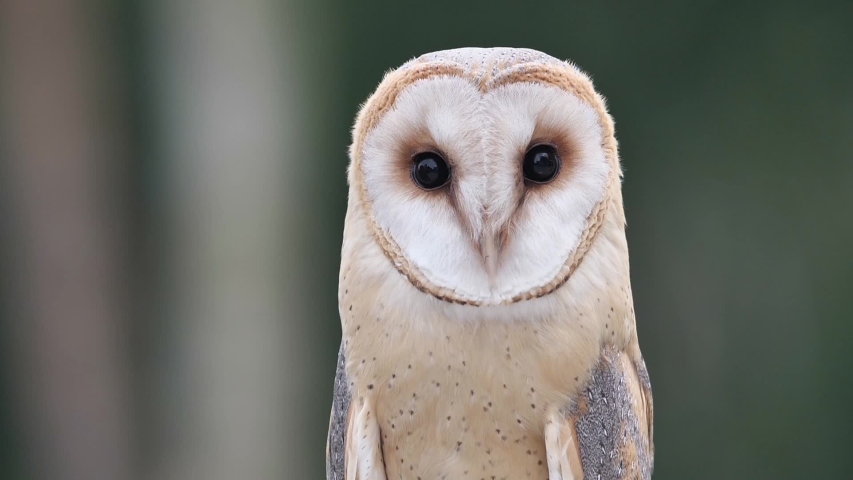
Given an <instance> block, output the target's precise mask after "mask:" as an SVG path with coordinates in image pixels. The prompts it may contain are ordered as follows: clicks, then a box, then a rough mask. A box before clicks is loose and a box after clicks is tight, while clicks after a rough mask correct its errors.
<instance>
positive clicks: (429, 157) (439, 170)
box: [412, 152, 450, 190]
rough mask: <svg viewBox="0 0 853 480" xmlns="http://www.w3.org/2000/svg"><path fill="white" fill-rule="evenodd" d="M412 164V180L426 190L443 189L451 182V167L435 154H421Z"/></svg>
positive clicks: (416, 156) (415, 157)
mask: <svg viewBox="0 0 853 480" xmlns="http://www.w3.org/2000/svg"><path fill="white" fill-rule="evenodd" d="M412 162H413V163H412V180H413V181H414V182H415V184H417V186H419V187H421V188H422V189H424V190H435V189H436V188H440V187H443V186H444V185H445V184H447V182H448V181H449V180H450V167H448V166H447V162H445V161H444V159H443V158H441V155H439V154H437V153H435V152H422V153H419V154H417V155H415V156H414V158H413V159H412Z"/></svg>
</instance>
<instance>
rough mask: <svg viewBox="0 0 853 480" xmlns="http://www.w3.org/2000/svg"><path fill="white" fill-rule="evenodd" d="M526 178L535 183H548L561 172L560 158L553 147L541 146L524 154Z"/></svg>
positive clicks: (523, 169)
mask: <svg viewBox="0 0 853 480" xmlns="http://www.w3.org/2000/svg"><path fill="white" fill-rule="evenodd" d="M522 172H523V173H524V178H525V179H526V180H529V181H531V182H533V183H548V182H550V181H551V180H553V179H554V178H556V176H557V173H559V172H560V156H559V155H557V149H555V148H554V147H553V146H552V145H548V144H541V145H536V146H534V147H532V148H531V149H530V150H528V151H527V153H525V154H524V165H523V166H522Z"/></svg>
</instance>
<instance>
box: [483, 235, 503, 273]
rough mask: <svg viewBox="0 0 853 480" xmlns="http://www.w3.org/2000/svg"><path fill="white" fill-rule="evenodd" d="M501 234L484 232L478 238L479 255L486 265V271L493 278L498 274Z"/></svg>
mask: <svg viewBox="0 0 853 480" xmlns="http://www.w3.org/2000/svg"><path fill="white" fill-rule="evenodd" d="M501 243H502V242H501V236H500V235H499V234H495V233H492V232H484V233H483V236H482V237H481V238H480V255H481V256H482V257H483V262H484V263H485V265H486V273H488V274H489V278H490V279H492V280H494V279H495V277H497V274H498V264H499V260H500V255H501Z"/></svg>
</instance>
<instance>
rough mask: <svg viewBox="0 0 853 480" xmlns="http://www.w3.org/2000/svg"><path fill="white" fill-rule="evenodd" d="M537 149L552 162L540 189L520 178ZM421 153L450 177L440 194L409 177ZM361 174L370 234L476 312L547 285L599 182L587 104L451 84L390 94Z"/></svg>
mask: <svg viewBox="0 0 853 480" xmlns="http://www.w3.org/2000/svg"><path fill="white" fill-rule="evenodd" d="M537 143H549V144H552V145H554V146H555V147H556V148H557V151H558V153H559V154H560V156H561V158H562V169H561V171H560V173H559V175H558V176H557V178H556V179H555V180H554V181H553V182H552V183H550V184H547V185H530V184H527V183H525V182H524V180H523V177H522V162H523V158H524V154H525V152H526V151H527V150H528V149H529V148H530V147H531V146H533V145H535V144H537ZM427 150H428V151H434V152H436V153H440V154H441V155H442V156H443V157H444V158H445V159H446V161H447V162H448V164H449V165H450V168H451V181H450V184H449V185H448V186H446V187H444V188H443V189H440V190H437V191H430V192H425V191H423V190H420V189H419V188H418V187H417V186H416V185H415V184H414V183H413V182H412V180H411V178H410V173H409V172H410V169H411V164H412V156H413V155H414V154H416V153H419V152H422V151H427ZM361 168H362V171H363V182H364V187H365V190H366V192H367V195H368V198H369V199H370V203H371V205H372V214H373V216H374V218H375V220H376V223H377V225H378V227H379V228H382V229H383V230H384V231H385V232H387V233H388V235H390V237H391V238H393V239H394V241H395V242H396V243H397V245H398V246H399V247H400V249H401V250H402V253H403V255H404V256H405V258H406V259H407V260H408V261H409V262H411V263H412V264H414V265H415V266H416V267H417V268H418V269H419V270H420V271H421V272H422V273H423V276H424V277H425V278H426V279H427V280H428V281H429V282H430V283H432V284H433V285H434V286H436V287H439V288H445V289H449V290H451V291H453V292H455V294H456V295H457V296H459V297H461V298H465V299H470V300H474V301H477V302H482V303H485V304H498V303H502V302H504V301H505V300H507V299H508V298H512V297H513V296H515V295H518V294H520V293H523V292H526V291H529V290H532V289H535V288H538V287H541V286H543V285H545V284H547V283H548V282H550V281H552V280H553V279H554V278H555V277H556V276H557V275H558V273H559V272H560V270H561V268H562V267H563V266H564V264H565V263H566V261H567V260H568V258H569V257H570V256H571V254H572V252H573V251H574V250H575V249H576V248H577V246H578V243H579V241H580V239H581V237H582V234H583V232H584V229H585V228H586V227H587V220H588V218H589V216H590V214H591V212H592V211H593V209H594V208H595V206H596V205H598V203H599V202H600V201H601V200H602V199H603V198H604V195H605V193H606V189H607V183H608V178H609V174H610V171H609V170H610V166H609V164H608V161H607V159H606V156H605V153H604V150H603V148H602V129H601V125H600V124H599V116H598V114H597V113H596V111H595V110H594V109H593V108H592V107H591V106H590V105H588V104H587V103H585V102H583V101H582V100H580V99H579V98H577V97H575V96H573V95H571V94H569V93H567V92H566V91H564V90H561V89H559V88H556V87H552V86H547V85H543V84H536V83H511V84H508V85H504V86H501V87H498V88H496V89H494V90H490V91H487V92H485V93H483V92H481V91H480V90H479V89H478V88H477V85H476V84H475V83H473V82H471V81H470V80H467V79H464V78H458V77H434V78H429V79H426V80H422V81H418V82H416V83H414V84H412V85H411V86H409V87H408V88H406V89H405V90H404V91H403V92H401V93H400V95H399V97H398V98H397V99H396V102H395V104H394V108H392V109H391V110H389V111H388V112H386V113H385V114H384V115H383V117H382V118H381V119H380V120H379V122H378V123H377V125H376V127H375V128H374V129H373V130H372V131H371V132H370V133H369V134H368V136H367V137H366V138H365V142H364V147H363V151H362V163H361ZM494 256H497V258H496V259H495V258H494ZM490 262H491V263H490Z"/></svg>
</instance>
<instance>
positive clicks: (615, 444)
mask: <svg viewBox="0 0 853 480" xmlns="http://www.w3.org/2000/svg"><path fill="white" fill-rule="evenodd" d="M652 413H653V410H652V392H651V386H650V383H649V376H648V372H647V371H646V366H645V362H644V361H643V357H642V355H640V351H639V347H637V345H636V340H635V342H634V344H633V345H631V346H629V348H628V349H627V350H625V351H619V350H617V349H616V348H615V347H605V348H604V349H603V350H602V355H601V358H600V359H599V362H598V364H597V365H596V366H595V367H594V368H593V370H592V372H591V376H590V379H589V381H588V383H587V385H586V388H584V389H583V391H582V392H581V395H580V396H579V397H578V400H577V402H576V403H575V405H574V406H572V407H571V408H570V409H569V411H568V416H567V418H568V422H569V425H568V428H566V429H565V432H566V434H567V435H569V436H570V438H565V439H564V440H562V442H561V445H570V446H574V447H575V449H576V451H574V452H568V453H569V455H568V457H569V461H568V463H569V464H570V465H571V464H572V463H576V462H578V460H579V462H580V466H579V467H578V466H577V465H574V467H575V468H573V470H575V471H577V470H582V472H583V478H591V479H596V478H614V479H626V480H627V479H637V478H639V479H644V480H645V479H649V478H651V475H652V469H653V466H654V443H653V427H652V422H653V418H652ZM571 460H574V462H572V461H571ZM576 476H579V475H576ZM564 477H566V475H564Z"/></svg>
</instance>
